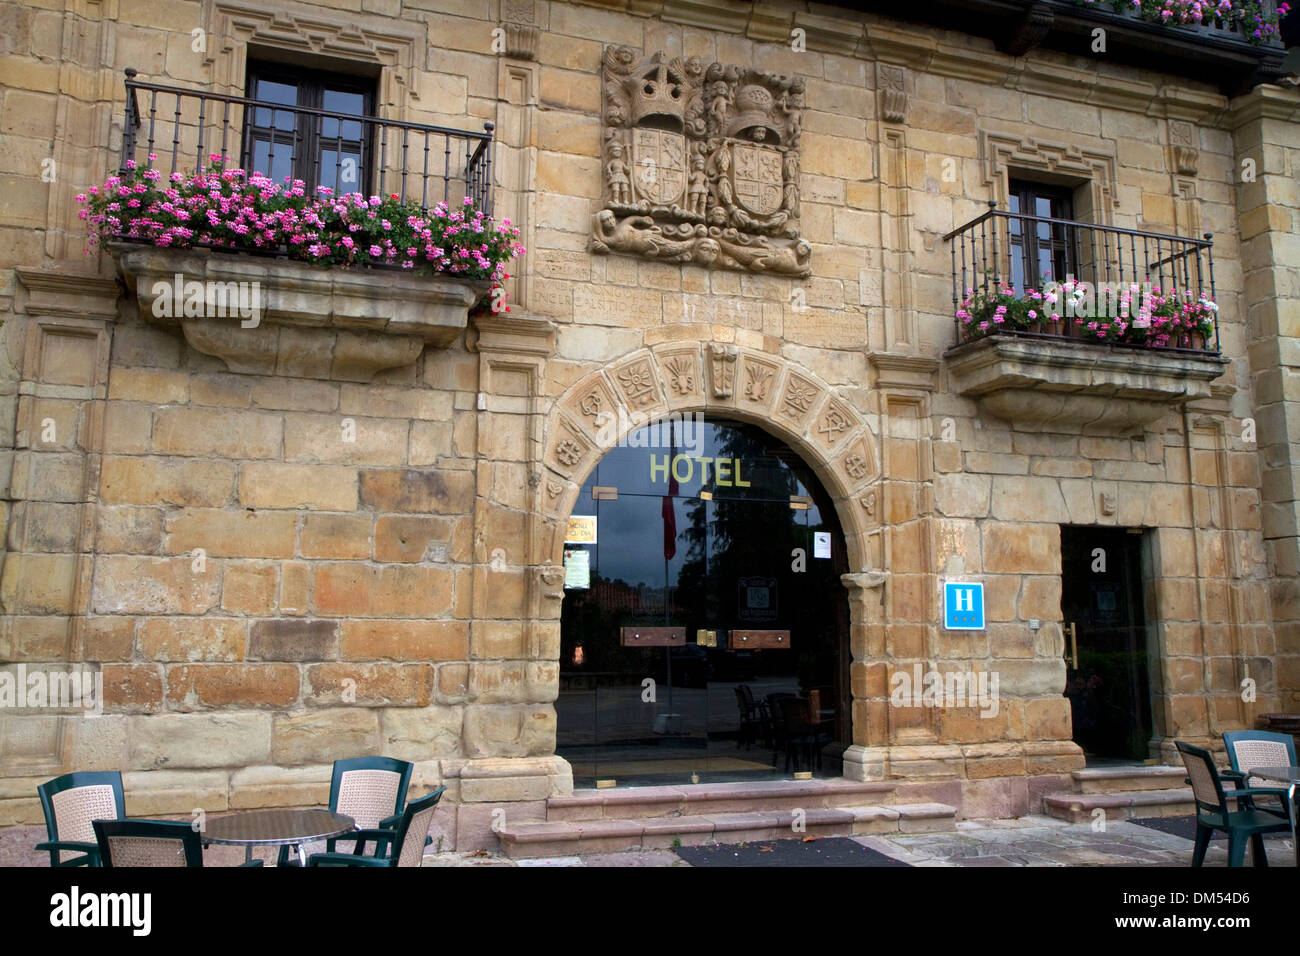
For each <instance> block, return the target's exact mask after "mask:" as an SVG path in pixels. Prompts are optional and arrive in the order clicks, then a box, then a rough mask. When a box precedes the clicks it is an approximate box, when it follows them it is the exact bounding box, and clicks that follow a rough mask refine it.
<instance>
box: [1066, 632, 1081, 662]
mask: <svg viewBox="0 0 1300 956" xmlns="http://www.w3.org/2000/svg"><path fill="white" fill-rule="evenodd" d="M1066 630H1067V631H1069V633H1070V653H1069V654H1067V655H1066V659H1067V660H1072V663H1071V665H1070V666H1071V667H1073V668H1074V669H1075V670H1076V671H1077V670H1078V669H1079V632H1078V630H1077V629H1076V628H1075V626H1074V622H1073V621H1071V622H1070V624H1069V626H1068V627H1067V628H1066Z"/></svg>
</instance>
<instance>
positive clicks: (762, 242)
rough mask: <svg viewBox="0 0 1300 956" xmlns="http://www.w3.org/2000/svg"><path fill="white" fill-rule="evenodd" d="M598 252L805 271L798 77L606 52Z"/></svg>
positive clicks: (807, 250) (615, 49)
mask: <svg viewBox="0 0 1300 956" xmlns="http://www.w3.org/2000/svg"><path fill="white" fill-rule="evenodd" d="M602 80H603V84H604V94H603V104H602V109H603V114H602V120H603V124H602V170H603V182H604V193H603V195H604V208H603V209H601V210H600V211H599V212H598V213H596V215H595V217H594V218H593V222H592V242H591V248H592V251H593V252H595V253H602V254H603V253H611V252H620V253H626V254H629V255H636V256H642V257H645V258H648V259H657V260H659V261H661V262H693V263H696V264H698V265H702V266H706V267H711V268H713V267H721V268H728V269H745V270H751V271H754V272H768V273H774V274H782V275H792V276H807V275H809V274H810V272H811V264H810V258H811V255H812V246H811V245H810V244H809V243H808V242H807V240H804V239H801V238H800V237H799V148H800V137H801V135H802V125H803V109H804V81H803V78H802V77H798V76H783V75H777V74H775V73H767V72H761V71H758V70H754V69H749V68H745V67H738V66H724V65H723V64H721V63H712V64H710V65H709V66H708V67H707V68H706V67H705V66H704V65H703V64H702V63H701V61H700V60H699V58H698V57H691V58H689V59H682V58H676V59H672V60H669V59H667V58H666V57H665V55H664V54H662V53H654V54H651V55H650V56H644V55H642V54H641V53H640V52H639V51H637V50H633V49H632V48H630V47H625V46H611V47H606V49H605V53H604V58H603V73H602Z"/></svg>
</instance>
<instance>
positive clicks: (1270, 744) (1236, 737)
mask: <svg viewBox="0 0 1300 956" xmlns="http://www.w3.org/2000/svg"><path fill="white" fill-rule="evenodd" d="M1223 745H1224V747H1225V748H1226V749H1227V751H1228V763H1230V764H1231V765H1232V769H1231V770H1224V771H1221V775H1222V776H1223V778H1224V779H1225V780H1231V781H1232V782H1233V785H1234V786H1237V787H1250V788H1251V789H1252V790H1256V791H1258V793H1259V794H1260V795H1262V796H1267V797H1275V798H1277V799H1278V800H1279V801H1281V803H1282V810H1283V811H1284V812H1285V813H1286V814H1287V816H1288V818H1289V817H1290V814H1291V804H1290V802H1289V801H1288V800H1287V795H1286V794H1287V788H1286V787H1279V786H1277V785H1276V784H1273V783H1266V782H1264V781H1262V780H1260V779H1259V778H1258V777H1252V776H1251V775H1250V771H1251V770H1252V769H1254V768H1255V767H1296V766H1300V764H1297V763H1296V757H1295V738H1293V737H1292V736H1291V735H1290V734H1275V733H1270V732H1268V731H1265V730H1230V731H1228V732H1227V733H1225V734H1224V735H1223ZM1241 805H1242V806H1243V807H1247V808H1253V807H1254V800H1253V799H1252V798H1250V797H1247V798H1246V800H1244V801H1242V804H1241Z"/></svg>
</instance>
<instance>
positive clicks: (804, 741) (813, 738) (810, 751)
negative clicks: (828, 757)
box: [780, 697, 830, 772]
mask: <svg viewBox="0 0 1300 956" xmlns="http://www.w3.org/2000/svg"><path fill="white" fill-rule="evenodd" d="M780 704H781V722H782V723H783V724H784V725H785V741H786V744H785V769H786V771H787V772H789V770H790V759H791V757H793V758H794V769H795V770H799V769H800V767H799V755H800V752H802V753H804V754H806V755H807V759H808V769H810V770H820V769H821V765H822V745H823V744H826V743H829V742H830V735H829V734H824V733H821V732H820V731H819V729H818V725H817V723H816V722H815V721H814V720H813V719H812V717H811V715H810V714H809V701H807V700H806V699H804V698H801V697H783V698H782V699H781V701H780Z"/></svg>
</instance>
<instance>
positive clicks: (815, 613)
mask: <svg viewBox="0 0 1300 956" xmlns="http://www.w3.org/2000/svg"><path fill="white" fill-rule="evenodd" d="M702 427H703V432H704V435H703V438H702V440H701V441H700V442H699V443H696V445H695V447H692V448H690V449H689V450H686V449H684V448H683V446H684V445H687V444H689V443H688V442H686V441H685V440H684V438H673V439H670V442H669V444H668V447H667V449H666V450H664V449H658V448H653V447H652V448H649V449H644V450H642V449H639V448H637V447H635V443H634V442H629V445H631V446H633V447H627V448H623V447H620V448H616V449H614V450H613V451H611V452H610V453H609V454H608V455H607V456H606V458H605V459H604V460H603V461H602V462H601V463H600V465H598V466H597V469H596V471H595V472H594V473H593V475H592V476H591V478H590V479H589V480H588V482H587V483H586V485H585V486H584V488H583V490H582V494H581V495H580V497H579V502H578V504H577V505H576V506H575V508H574V517H573V519H572V521H571V527H570V539H571V541H570V543H569V544H568V545H567V546H566V555H565V567H566V590H565V602H564V607H563V612H562V623H561V648H562V651H561V655H562V656H561V692H560V697H559V700H558V701H557V704H556V708H557V714H558V718H559V728H558V744H557V750H558V752H559V753H560V755H561V756H564V757H565V758H566V759H568V760H569V761H570V763H571V764H572V765H573V768H574V778H575V784H576V785H578V786H593V785H594V784H595V782H596V781H607V780H613V781H615V783H616V784H617V785H619V786H625V785H637V784H649V783H698V782H704V781H719V780H747V779H770V778H782V777H784V778H788V777H789V775H790V774H792V773H796V772H813V773H828V774H838V773H839V770H840V767H839V762H838V756H839V754H840V753H841V752H842V750H843V745H842V744H840V743H839V741H840V740H841V739H842V738H844V737H846V736H847V733H846V731H847V728H848V719H847V708H846V706H845V705H844V703H843V701H844V700H846V699H847V697H846V696H845V694H846V685H847V666H846V655H847V606H846V605H845V602H844V594H843V589H842V587H841V586H840V583H839V575H840V574H841V573H842V572H843V571H844V570H845V569H846V567H847V563H846V562H845V560H844V555H843V541H842V536H841V535H840V533H839V529H838V525H837V524H836V523H835V520H834V515H833V512H829V509H828V502H827V501H826V498H825V496H824V494H823V493H822V492H821V489H820V487H810V486H809V484H808V482H812V481H813V479H812V478H811V475H805V474H800V473H799V471H806V470H804V469H802V465H801V463H799V462H798V459H797V458H795V457H794V456H793V455H792V454H790V453H789V451H788V450H787V449H784V448H783V447H782V446H779V445H778V444H777V443H775V442H774V441H773V440H772V439H771V438H770V436H767V435H766V434H765V433H763V432H761V431H759V430H758V429H755V428H753V427H752V426H740V425H733V424H730V423H710V424H709V425H707V426H702ZM792 463H793V464H794V467H792ZM824 509H825V510H824ZM828 514H829V518H827V515H828ZM586 539H590V540H586Z"/></svg>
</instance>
